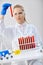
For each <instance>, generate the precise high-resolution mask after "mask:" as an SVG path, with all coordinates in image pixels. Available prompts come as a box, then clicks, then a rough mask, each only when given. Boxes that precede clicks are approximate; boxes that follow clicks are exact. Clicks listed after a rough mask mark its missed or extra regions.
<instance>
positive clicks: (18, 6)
mask: <svg viewBox="0 0 43 65" xmlns="http://www.w3.org/2000/svg"><path fill="white" fill-rule="evenodd" d="M15 8H21V9H22V11H23V12H24V7H23V6H22V5H19V4H17V5H15V6H14V7H13V11H14V9H15ZM24 20H25V21H26V19H25V17H24Z"/></svg>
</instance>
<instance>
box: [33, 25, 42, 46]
mask: <svg viewBox="0 0 43 65" xmlns="http://www.w3.org/2000/svg"><path fill="white" fill-rule="evenodd" d="M33 33H34V36H35V42H36V44H38V46H41V47H43V42H42V39H41V36H40V34H39V33H38V30H37V28H36V27H35V26H34V28H33Z"/></svg>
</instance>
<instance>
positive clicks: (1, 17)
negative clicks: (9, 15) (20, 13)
mask: <svg viewBox="0 0 43 65" xmlns="http://www.w3.org/2000/svg"><path fill="white" fill-rule="evenodd" d="M10 6H11V4H9V3H4V4H3V5H2V10H1V15H0V32H2V30H4V28H5V25H4V16H5V15H6V12H7V9H8V8H9V7H10Z"/></svg>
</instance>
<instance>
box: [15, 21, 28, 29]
mask: <svg viewBox="0 0 43 65" xmlns="http://www.w3.org/2000/svg"><path fill="white" fill-rule="evenodd" d="M26 24H27V22H26V21H25V22H24V23H22V24H19V23H17V22H16V23H15V27H16V28H17V27H24V26H25V25H26Z"/></svg>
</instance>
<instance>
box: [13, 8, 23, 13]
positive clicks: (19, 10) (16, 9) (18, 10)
mask: <svg viewBox="0 0 43 65" xmlns="http://www.w3.org/2000/svg"><path fill="white" fill-rule="evenodd" d="M13 12H14V13H18V12H23V11H22V8H15V9H14V10H13Z"/></svg>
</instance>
